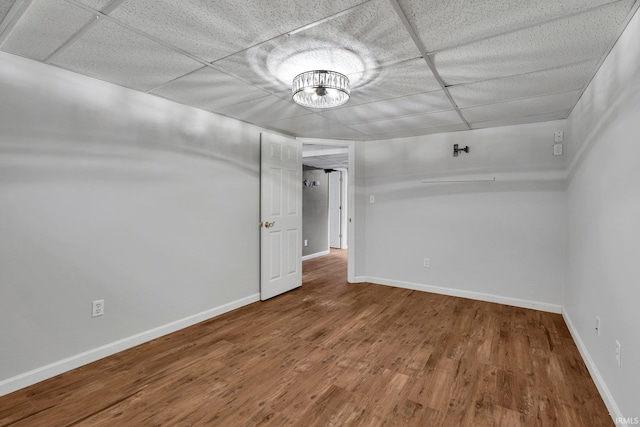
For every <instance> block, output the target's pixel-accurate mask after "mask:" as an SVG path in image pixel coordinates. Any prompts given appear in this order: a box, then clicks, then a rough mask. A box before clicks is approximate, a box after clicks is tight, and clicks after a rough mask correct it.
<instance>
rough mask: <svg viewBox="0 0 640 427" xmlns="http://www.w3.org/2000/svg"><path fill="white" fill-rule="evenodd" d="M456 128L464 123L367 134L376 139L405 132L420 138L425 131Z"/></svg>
mask: <svg viewBox="0 0 640 427" xmlns="http://www.w3.org/2000/svg"><path fill="white" fill-rule="evenodd" d="M456 126H464V123H454V124H450V125H442V124H440V125H435V126H428V127H425V128H419V129H411V130H408V131H405V130H399V131H397V132H380V133H369V134H365V135H366V136H368V137H375V136H380V135H392V134H399V133H403V132H409V133H413V132H416V135H415V136H419V135H420V132H422V131H425V130H427V129H435V128H453V127H456ZM464 130H471V128H469V129H464Z"/></svg>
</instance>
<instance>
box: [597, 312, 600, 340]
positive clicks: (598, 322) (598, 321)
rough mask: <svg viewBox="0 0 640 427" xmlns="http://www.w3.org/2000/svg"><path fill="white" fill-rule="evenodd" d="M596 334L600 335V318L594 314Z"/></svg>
mask: <svg viewBox="0 0 640 427" xmlns="http://www.w3.org/2000/svg"><path fill="white" fill-rule="evenodd" d="M596 335H598V336H600V318H599V317H598V316H596Z"/></svg>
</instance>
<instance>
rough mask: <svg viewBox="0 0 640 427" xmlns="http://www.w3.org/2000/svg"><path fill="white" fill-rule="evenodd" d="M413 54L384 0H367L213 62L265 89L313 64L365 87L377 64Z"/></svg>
mask: <svg viewBox="0 0 640 427" xmlns="http://www.w3.org/2000/svg"><path fill="white" fill-rule="evenodd" d="M419 56H420V52H419V50H418V49H417V48H416V46H415V45H414V44H413V41H412V40H411V38H410V37H409V36H408V33H407V31H406V29H405V27H404V26H403V25H402V22H401V21H400V19H399V18H398V16H397V14H396V13H395V12H394V11H393V8H392V7H391V6H390V4H389V2H388V0H372V1H370V2H369V3H366V4H363V5H362V6H359V7H358V8H357V9H356V10H355V11H354V12H351V13H346V14H344V15H341V16H339V17H337V18H335V19H331V20H328V21H325V22H322V23H320V24H318V25H316V26H313V27H311V28H308V29H306V30H304V31H300V32H297V33H295V34H292V35H290V36H285V37H280V38H277V39H274V40H271V41H269V42H266V43H263V44H260V45H259V46H256V47H253V48H251V49H247V50H246V51H242V52H239V53H238V54H235V55H232V56H230V57H228V58H225V59H223V60H221V61H216V62H215V65H216V67H219V68H220V69H222V70H223V71H225V72H228V73H230V74H233V75H237V76H240V77H242V78H243V79H246V80H247V81H249V82H251V83H252V84H254V85H256V86H259V87H262V88H264V89H265V90H268V91H272V92H279V91H283V90H286V89H289V88H290V87H291V82H292V80H293V78H294V77H295V76H296V75H297V74H300V73H302V72H305V71H309V70H314V69H320V70H327V69H328V70H333V71H337V72H340V73H342V74H346V75H348V76H350V79H351V83H352V87H354V88H357V87H359V86H367V85H369V84H371V83H375V78H376V77H377V76H378V75H379V74H380V71H379V70H380V69H381V68H382V67H385V66H389V65H393V64H397V63H399V62H403V61H406V60H408V59H412V58H416V57H419ZM427 71H428V69H427ZM422 74H423V75H426V73H425V71H422ZM427 78H428V77H425V79H427ZM431 79H433V77H432V76H431ZM427 83H428V82H425V84H427ZM374 87H375V85H374ZM426 90H428V89H425V90H423V91H422V92H424V91H426ZM405 94H406V93H405Z"/></svg>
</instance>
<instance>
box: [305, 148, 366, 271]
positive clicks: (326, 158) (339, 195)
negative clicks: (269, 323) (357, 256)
mask: <svg viewBox="0 0 640 427" xmlns="http://www.w3.org/2000/svg"><path fill="white" fill-rule="evenodd" d="M299 139H301V140H302V142H303V146H302V153H303V154H302V164H303V194H302V200H303V208H302V218H303V220H302V222H303V225H302V235H303V237H302V239H303V242H302V255H303V256H302V259H303V261H308V260H311V259H313V258H317V257H323V256H327V255H331V257H336V256H339V257H341V258H344V259H345V260H346V261H347V269H346V270H347V280H348V281H349V282H352V281H353V280H352V277H353V271H354V269H353V267H354V266H353V260H354V258H353V253H352V248H353V245H352V248H349V244H350V243H351V242H352V241H353V235H354V234H353V226H352V225H353V221H352V218H353V208H354V207H353V199H354V186H353V182H351V181H352V179H351V178H352V177H353V176H354V169H355V168H354V162H353V150H354V142H353V141H328V140H316V139H307V138H299ZM322 187H324V188H322ZM305 264H307V265H309V266H310V267H312V266H313V265H315V264H316V263H305ZM303 270H304V266H303Z"/></svg>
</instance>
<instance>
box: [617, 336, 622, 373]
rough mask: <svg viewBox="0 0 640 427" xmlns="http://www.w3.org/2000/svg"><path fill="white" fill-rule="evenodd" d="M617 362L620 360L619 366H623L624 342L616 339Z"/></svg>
mask: <svg viewBox="0 0 640 427" xmlns="http://www.w3.org/2000/svg"><path fill="white" fill-rule="evenodd" d="M616 362H618V368H619V367H621V366H622V344H620V341H618V340H616Z"/></svg>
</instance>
